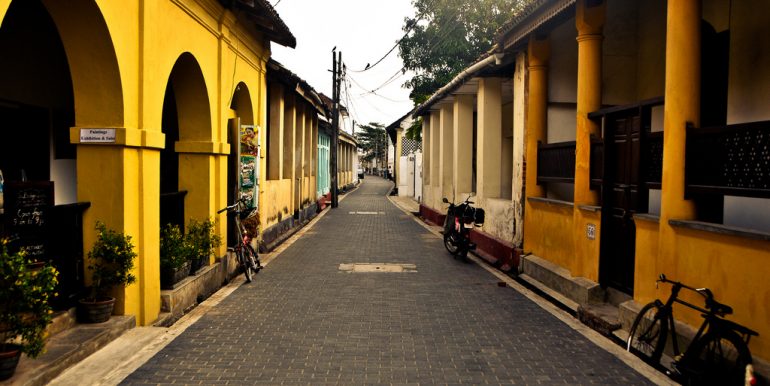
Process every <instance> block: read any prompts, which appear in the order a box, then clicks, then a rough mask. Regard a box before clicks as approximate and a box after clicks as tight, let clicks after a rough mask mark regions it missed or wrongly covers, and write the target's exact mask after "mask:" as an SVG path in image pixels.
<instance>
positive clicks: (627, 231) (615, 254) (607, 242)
mask: <svg viewBox="0 0 770 386" xmlns="http://www.w3.org/2000/svg"><path fill="white" fill-rule="evenodd" d="M637 111H638V110H637ZM641 127H642V124H641V119H640V116H639V115H638V114H637V115H631V114H628V113H626V114H624V115H623V116H620V117H617V116H615V117H613V116H607V117H606V118H605V141H604V144H605V145H604V146H605V149H604V151H605V154H604V162H605V164H604V181H603V184H602V235H601V240H602V245H601V257H600V281H601V282H602V285H605V286H610V287H613V288H615V289H618V290H620V291H622V292H625V293H627V294H633V289H634V251H635V247H636V227H635V225H634V220H633V217H632V216H633V214H634V213H635V212H636V211H637V210H638V209H639V208H640V204H639V203H640V200H641V199H642V198H645V199H646V197H642V196H646V195H645V194H644V192H646V191H645V190H644V188H643V187H642V188H641V189H640V176H639V169H640V168H639V161H640V149H641V142H640V139H641V136H640V134H641Z"/></svg>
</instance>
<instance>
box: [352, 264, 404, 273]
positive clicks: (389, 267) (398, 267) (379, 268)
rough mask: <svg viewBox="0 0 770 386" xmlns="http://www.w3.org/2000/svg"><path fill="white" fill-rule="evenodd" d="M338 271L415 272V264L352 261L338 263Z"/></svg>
mask: <svg viewBox="0 0 770 386" xmlns="http://www.w3.org/2000/svg"><path fill="white" fill-rule="evenodd" d="M340 271H343V272H348V273H352V272H417V265H415V264H398V263H353V264H340Z"/></svg>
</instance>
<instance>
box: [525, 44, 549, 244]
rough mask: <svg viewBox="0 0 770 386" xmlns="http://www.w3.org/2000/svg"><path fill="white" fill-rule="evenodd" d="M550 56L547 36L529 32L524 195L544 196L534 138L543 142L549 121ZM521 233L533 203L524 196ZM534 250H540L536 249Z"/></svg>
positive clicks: (528, 227)
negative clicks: (538, 171) (537, 35)
mask: <svg viewBox="0 0 770 386" xmlns="http://www.w3.org/2000/svg"><path fill="white" fill-rule="evenodd" d="M550 56H551V45H550V40H549V39H548V38H547V37H543V38H538V37H535V36H534V35H533V36H530V39H529V47H528V49H527V60H528V63H529V65H528V66H527V72H528V73H529V90H528V93H527V94H526V95H527V117H526V128H527V136H526V138H527V148H526V151H525V154H524V157H525V159H526V161H525V163H526V173H525V182H524V187H525V189H524V193H525V196H526V197H545V189H544V188H543V187H542V186H540V185H538V184H537V142H538V141H541V142H543V143H545V142H546V138H547V137H546V135H547V133H546V128H547V124H548V60H549V59H550ZM524 207H525V209H524V229H525V231H524V233H526V232H527V231H526V229H531V226H530V222H531V221H532V213H533V209H532V205H531V204H530V203H529V201H527V200H526V199H525V202H524ZM529 240H531V238H529V239H528V238H526V237H525V238H524V249H525V250H527V249H529V250H532V247H531V246H528V244H529ZM535 253H542V252H539V251H536V252H535Z"/></svg>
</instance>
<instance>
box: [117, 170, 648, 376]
mask: <svg viewBox="0 0 770 386" xmlns="http://www.w3.org/2000/svg"><path fill="white" fill-rule="evenodd" d="M390 187H391V184H390V182H388V181H386V180H383V179H380V178H376V177H370V176H367V178H366V179H365V180H363V184H362V185H361V186H360V187H359V188H358V189H357V190H355V191H354V192H352V193H349V194H348V196H347V197H346V198H345V199H344V200H343V201H341V202H340V206H339V208H337V209H333V210H330V211H329V212H328V213H326V214H325V215H324V217H323V218H321V219H320V221H318V222H317V223H315V225H314V226H313V228H311V229H309V230H308V231H307V232H306V233H305V234H304V236H303V237H301V238H299V239H298V240H297V241H296V242H295V243H294V244H292V245H291V246H290V247H288V248H287V249H286V250H285V251H283V252H282V253H281V254H280V255H279V256H278V257H277V258H276V259H275V260H274V261H272V262H271V263H270V264H269V265H268V266H267V267H266V268H265V269H264V270H263V271H262V272H261V273H259V275H257V276H256V278H255V280H254V282H252V283H250V284H244V285H243V286H241V287H240V288H238V289H237V290H236V291H235V292H234V293H232V294H231V295H230V296H229V297H227V298H226V299H224V300H223V301H222V302H221V303H220V304H219V305H218V306H216V307H215V308H213V309H212V310H211V311H210V312H208V313H207V314H206V315H205V316H203V317H202V318H201V319H200V320H199V321H198V322H197V323H195V324H193V325H192V326H191V327H190V328H188V329H187V330H186V331H185V332H184V333H183V334H181V335H180V336H179V337H178V338H177V339H176V340H174V341H173V342H172V343H170V344H169V345H168V346H166V347H165V348H164V349H163V350H162V351H160V352H158V353H157V354H156V355H155V356H154V357H153V358H152V359H150V361H149V362H147V363H146V364H144V365H143V366H142V367H140V368H139V369H138V370H137V371H135V372H134V373H133V374H132V375H130V376H129V377H128V378H126V379H125V380H124V381H123V383H124V384H130V385H145V384H147V385H149V384H153V385H154V384H205V385H216V384H269V385H278V384H309V385H319V384H343V385H356V384H570V385H574V384H601V385H608V384H617V385H631V384H649V383H650V381H649V380H647V379H646V378H644V377H643V376H641V375H640V374H639V373H637V372H636V371H635V370H633V369H632V368H630V367H629V366H628V365H626V364H625V363H624V362H622V361H621V360H620V359H618V358H617V357H615V356H614V355H612V354H610V353H608V352H607V351H605V350H604V349H602V348H600V347H598V346H596V345H595V344H594V343H592V342H591V341H589V340H588V339H587V338H585V337H584V336H583V335H581V334H580V333H578V332H577V331H575V330H574V329H573V328H571V327H570V326H568V325H566V324H565V323H564V322H562V321H561V320H559V319H558V318H556V317H554V316H553V315H552V314H550V313H549V312H547V311H546V310H544V309H543V308H542V307H540V306H538V305H537V304H536V303H534V302H533V301H531V300H530V299H528V298H527V297H525V296H524V295H522V294H521V293H519V292H518V291H516V290H515V289H513V288H511V287H509V286H498V281H499V279H497V278H496V277H495V276H493V275H491V274H490V273H489V272H487V270H485V269H484V268H482V267H480V266H478V265H477V264H474V263H463V262H461V261H459V260H456V259H453V258H452V257H451V256H450V255H449V254H448V253H447V252H446V250H445V249H444V247H443V245H442V242H441V240H440V239H439V238H438V237H436V235H435V234H433V233H430V232H429V231H428V230H426V229H425V228H424V227H422V226H421V225H420V224H418V223H416V222H415V221H414V220H413V219H412V218H411V216H410V215H408V214H406V213H405V212H403V211H402V210H400V209H399V208H398V207H396V206H394V205H393V204H392V203H391V202H390V201H389V200H388V199H387V197H385V194H386V193H387V192H388V191H389V190H390ZM350 263H399V264H414V265H415V266H416V272H408V270H407V272H398V273H390V272H374V273H358V272H354V273H350V272H344V271H341V270H340V264H350Z"/></svg>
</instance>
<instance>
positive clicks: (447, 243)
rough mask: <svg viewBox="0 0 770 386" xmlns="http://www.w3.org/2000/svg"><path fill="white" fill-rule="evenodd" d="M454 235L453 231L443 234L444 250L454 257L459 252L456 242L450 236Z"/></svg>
mask: <svg viewBox="0 0 770 386" xmlns="http://www.w3.org/2000/svg"><path fill="white" fill-rule="evenodd" d="M454 234H455V233H454V231H450V232H448V233H444V247H446V250H447V251H449V253H451V254H452V255H455V256H456V255H457V253H458V252H460V246H459V245H457V244H456V241H455V240H454V238H453V236H452V235H454Z"/></svg>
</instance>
